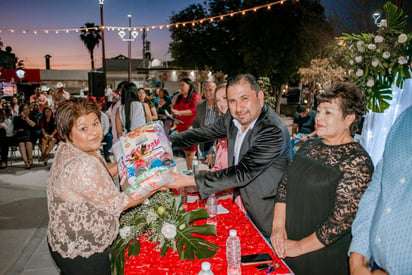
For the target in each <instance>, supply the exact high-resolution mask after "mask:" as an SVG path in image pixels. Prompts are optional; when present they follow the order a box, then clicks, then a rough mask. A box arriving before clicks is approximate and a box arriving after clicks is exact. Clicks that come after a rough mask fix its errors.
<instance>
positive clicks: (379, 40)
mask: <svg viewBox="0 0 412 275" xmlns="http://www.w3.org/2000/svg"><path fill="white" fill-rule="evenodd" d="M382 42H383V37H382V36H380V35H377V36H375V43H382Z"/></svg>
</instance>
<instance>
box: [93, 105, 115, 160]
mask: <svg viewBox="0 0 412 275" xmlns="http://www.w3.org/2000/svg"><path fill="white" fill-rule="evenodd" d="M96 105H97V108H98V109H99V111H100V120H101V123H102V128H103V140H102V142H103V156H104V159H105V160H106V162H107V163H110V162H111V160H110V149H111V148H112V144H113V136H112V133H111V132H110V131H109V130H110V121H109V117H108V116H107V115H106V114H105V113H104V112H103V111H102V110H103V104H102V103H101V102H97V103H96Z"/></svg>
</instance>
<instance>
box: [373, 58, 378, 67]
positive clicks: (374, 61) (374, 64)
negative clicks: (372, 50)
mask: <svg viewBox="0 0 412 275" xmlns="http://www.w3.org/2000/svg"><path fill="white" fill-rule="evenodd" d="M378 65H379V60H378V59H376V58H375V59H374V60H372V66H373V67H377V66H378Z"/></svg>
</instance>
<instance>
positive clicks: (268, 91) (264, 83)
mask: <svg viewBox="0 0 412 275" xmlns="http://www.w3.org/2000/svg"><path fill="white" fill-rule="evenodd" d="M258 83H259V86H260V88H261V89H262V91H263V93H264V94H265V103H267V104H268V105H269V106H270V107H272V109H276V98H275V97H274V96H273V95H272V85H271V84H270V79H269V77H266V76H261V77H259V78H258Z"/></svg>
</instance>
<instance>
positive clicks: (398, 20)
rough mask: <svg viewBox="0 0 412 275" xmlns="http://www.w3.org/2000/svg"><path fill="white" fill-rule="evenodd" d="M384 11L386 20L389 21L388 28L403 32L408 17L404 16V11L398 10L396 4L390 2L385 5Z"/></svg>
mask: <svg viewBox="0 0 412 275" xmlns="http://www.w3.org/2000/svg"><path fill="white" fill-rule="evenodd" d="M383 10H384V11H385V15H386V19H387V20H388V26H390V27H392V28H394V29H398V30H403V28H404V27H405V26H406V23H407V18H408V16H407V15H404V13H403V10H402V9H400V8H398V7H397V6H396V5H395V4H392V3H391V2H390V1H388V2H386V3H385V5H383Z"/></svg>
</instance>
